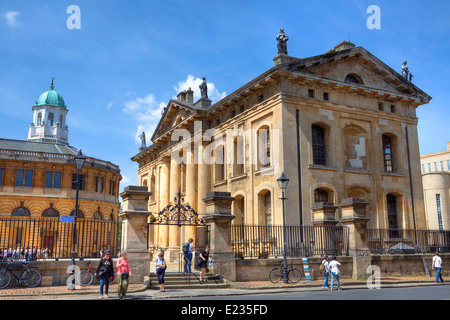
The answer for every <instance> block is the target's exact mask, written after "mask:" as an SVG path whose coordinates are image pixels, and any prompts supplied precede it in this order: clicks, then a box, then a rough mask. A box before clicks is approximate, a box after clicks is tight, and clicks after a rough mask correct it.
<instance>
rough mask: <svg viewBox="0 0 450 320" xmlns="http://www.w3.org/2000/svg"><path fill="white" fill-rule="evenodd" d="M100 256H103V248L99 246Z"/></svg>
mask: <svg viewBox="0 0 450 320" xmlns="http://www.w3.org/2000/svg"><path fill="white" fill-rule="evenodd" d="M100 258H103V248H100Z"/></svg>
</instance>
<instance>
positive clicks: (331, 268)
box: [322, 252, 444, 291]
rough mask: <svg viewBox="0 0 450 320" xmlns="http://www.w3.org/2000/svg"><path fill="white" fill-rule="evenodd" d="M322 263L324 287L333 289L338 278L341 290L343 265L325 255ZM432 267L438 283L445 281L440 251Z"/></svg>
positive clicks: (337, 282)
mask: <svg viewBox="0 0 450 320" xmlns="http://www.w3.org/2000/svg"><path fill="white" fill-rule="evenodd" d="M322 265H323V266H324V270H325V271H324V274H325V279H324V281H323V285H322V289H325V288H327V289H330V290H331V291H333V285H334V280H335V279H336V284H337V289H338V290H341V284H340V282H339V275H340V274H341V271H340V270H339V266H340V265H341V264H340V263H339V262H338V261H337V260H336V257H334V256H333V257H332V259H331V261H328V256H325V258H324V259H323V261H322ZM431 267H432V269H433V270H435V271H436V278H435V280H434V281H435V282H436V283H439V282H441V283H444V279H443V278H442V272H441V270H442V258H441V257H440V256H439V252H436V254H435V256H434V257H433V260H432V265H431ZM329 275H331V287H330V285H329V284H328V277H329Z"/></svg>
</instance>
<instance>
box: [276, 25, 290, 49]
mask: <svg viewBox="0 0 450 320" xmlns="http://www.w3.org/2000/svg"><path fill="white" fill-rule="evenodd" d="M288 40H289V37H288V36H287V35H286V33H284V29H283V28H281V29H280V32H279V33H278V35H277V48H278V54H288V53H287V43H286V42H287V41H288Z"/></svg>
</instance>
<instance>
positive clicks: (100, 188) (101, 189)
mask: <svg viewBox="0 0 450 320" xmlns="http://www.w3.org/2000/svg"><path fill="white" fill-rule="evenodd" d="M98 190H99V192H100V193H103V178H100V181H99V186H98Z"/></svg>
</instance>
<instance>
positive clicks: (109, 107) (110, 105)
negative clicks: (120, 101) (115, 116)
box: [106, 102, 113, 110]
mask: <svg viewBox="0 0 450 320" xmlns="http://www.w3.org/2000/svg"><path fill="white" fill-rule="evenodd" d="M112 106H113V103H112V102H110V103H108V105H107V106H106V110H109V109H111V107H112Z"/></svg>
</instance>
